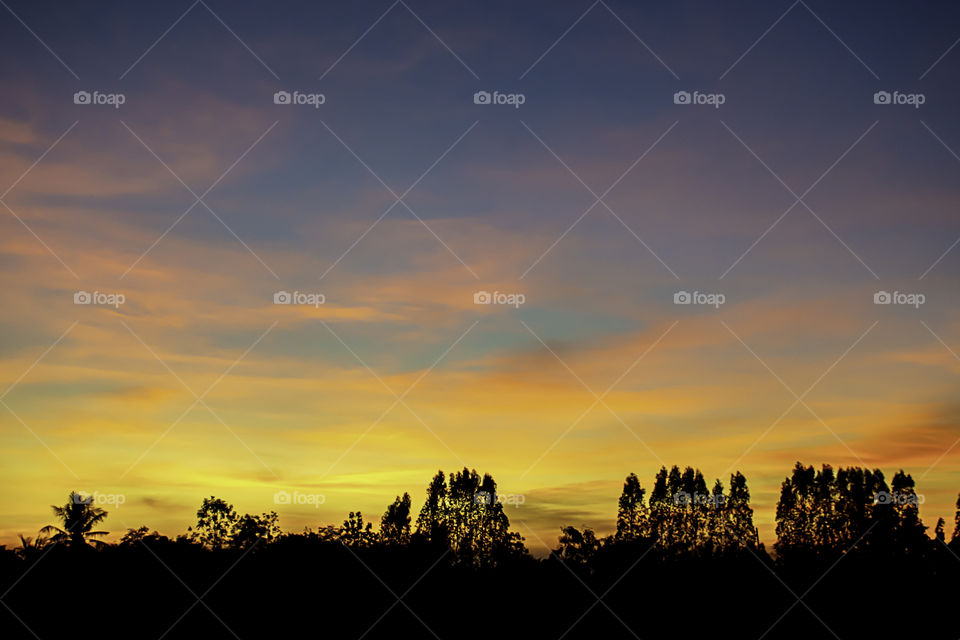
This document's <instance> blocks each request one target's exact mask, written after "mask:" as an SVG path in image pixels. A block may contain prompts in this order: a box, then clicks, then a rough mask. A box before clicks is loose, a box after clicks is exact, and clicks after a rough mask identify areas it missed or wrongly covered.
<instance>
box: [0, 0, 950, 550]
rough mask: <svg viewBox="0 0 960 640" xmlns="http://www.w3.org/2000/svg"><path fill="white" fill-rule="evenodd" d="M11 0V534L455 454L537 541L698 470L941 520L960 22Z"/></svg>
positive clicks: (297, 491)
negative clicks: (830, 474) (840, 495)
mask: <svg viewBox="0 0 960 640" xmlns="http://www.w3.org/2000/svg"><path fill="white" fill-rule="evenodd" d="M0 4H2V7H0V48H2V50H3V55H2V56H0V92H2V93H0V95H2V100H0V202H2V206H0V483H2V484H3V486H5V487H6V488H7V496H6V499H5V504H4V508H3V509H2V513H0V544H13V543H14V541H15V539H16V536H17V535H18V534H20V533H23V534H26V535H35V534H36V531H37V529H39V528H40V527H41V526H43V525H45V524H49V523H50V522H51V514H50V512H49V506H48V505H51V504H60V503H63V502H64V501H65V499H66V496H67V494H68V492H69V491H71V490H84V491H88V492H96V493H97V495H98V496H100V498H99V499H101V500H102V506H104V507H105V508H107V510H108V511H110V516H109V518H108V520H107V521H106V525H107V526H106V528H107V529H109V530H110V531H111V532H112V536H111V539H117V538H118V537H119V535H120V534H122V533H123V531H125V530H126V529H127V528H128V527H139V526H141V525H148V526H150V527H151V528H155V529H158V530H159V531H161V532H162V533H166V534H168V535H176V534H178V533H182V532H184V531H185V530H186V528H187V526H189V525H190V524H192V523H193V521H194V519H195V515H194V514H195V511H196V509H197V507H198V506H199V504H200V502H201V500H202V499H203V498H204V497H205V496H210V495H216V496H218V497H222V498H225V499H227V500H229V501H230V502H231V503H233V504H234V505H235V507H236V508H237V509H238V510H239V511H240V512H249V513H260V512H263V511H268V510H276V511H277V512H278V513H279V514H280V524H281V526H282V527H283V528H284V529H285V530H291V531H296V530H300V529H302V528H303V527H305V526H310V527H317V526H322V525H325V524H337V523H339V522H341V521H342V520H343V519H344V518H345V517H346V515H347V513H348V512H349V511H356V510H360V511H362V512H363V514H364V516H365V517H366V518H367V519H371V520H373V521H375V522H376V521H378V520H379V515H380V514H381V513H382V512H383V511H384V509H385V508H386V505H387V504H389V503H390V502H391V501H392V500H393V498H394V497H395V496H396V495H398V494H402V493H403V492H404V491H407V492H410V494H411V496H412V497H413V501H414V509H415V510H419V507H420V505H421V503H422V500H423V495H424V491H425V488H426V485H427V483H428V481H429V479H430V478H431V477H432V476H433V475H434V474H435V473H436V471H437V470H438V469H443V470H444V471H447V472H450V471H455V470H457V469H459V468H462V467H464V466H467V467H469V468H475V469H477V470H478V471H479V472H481V473H485V472H486V473H490V474H492V475H493V477H494V478H495V480H496V481H497V482H498V484H499V489H500V493H501V495H503V496H508V497H512V501H509V502H508V508H507V512H508V515H509V516H510V519H511V523H512V525H513V527H514V528H515V529H516V530H517V531H519V532H520V533H521V534H522V535H523V536H524V537H525V538H526V543H527V545H528V547H529V548H530V549H531V550H533V551H535V552H538V553H542V552H543V551H544V550H546V549H548V548H551V547H553V546H555V544H556V537H557V535H558V534H559V529H560V527H561V526H564V525H574V526H578V527H580V526H589V527H592V528H594V529H595V530H596V531H597V532H598V533H609V532H610V531H611V530H612V529H613V527H614V524H615V515H616V504H617V498H618V496H619V493H620V490H621V487H622V483H623V479H624V477H625V476H626V475H627V474H628V473H630V472H635V473H637V474H638V475H639V476H640V478H641V480H642V481H643V482H644V484H645V486H647V487H648V488H649V486H650V485H651V484H652V480H653V476H654V474H655V473H656V471H657V469H659V468H660V467H661V466H662V465H665V466H667V467H669V466H671V465H674V464H677V465H680V466H681V467H682V466H686V465H690V466H695V467H698V468H700V469H701V470H702V471H703V473H704V475H705V476H706V477H707V478H708V482H710V483H712V480H713V479H714V478H720V479H721V480H723V481H724V483H725V484H727V483H728V480H729V474H730V473H732V472H733V471H735V470H740V471H742V472H743V473H744V474H745V475H746V476H747V479H748V483H749V486H750V489H751V493H752V496H753V506H754V508H755V509H756V521H757V523H758V526H759V530H760V536H761V539H762V540H764V541H765V542H767V543H768V544H769V543H771V542H773V541H774V540H775V534H774V522H773V517H774V511H775V504H776V500H777V497H778V493H779V486H780V482H781V481H782V480H783V478H784V477H785V476H787V475H788V474H789V472H790V470H791V468H792V467H793V465H794V464H795V463H796V462H797V461H802V462H804V463H805V464H813V465H817V466H819V465H820V464H823V463H829V464H832V465H834V466H835V467H836V466H850V465H859V466H866V467H870V468H879V469H882V470H883V472H884V473H885V474H886V475H887V477H888V478H889V477H892V475H893V473H894V472H895V471H897V470H899V469H901V468H902V469H904V470H906V471H908V472H910V473H911V474H912V475H913V477H914V479H915V480H916V481H917V485H918V486H917V490H918V493H919V494H921V495H922V496H923V500H924V502H923V504H922V506H921V516H922V517H923V518H924V520H925V522H926V523H927V524H928V525H929V526H930V527H931V529H932V527H933V525H934V523H935V522H936V519H937V517H944V518H945V519H946V520H947V521H948V522H951V521H952V519H953V512H954V507H953V505H954V502H955V501H956V496H957V492H958V491H960V445H958V439H960V421H958V407H960V402H958V398H957V395H956V392H957V382H958V373H960V355H958V354H960V316H958V309H960V306H958V303H960V300H958V294H957V287H956V282H957V276H958V275H960V249H958V248H956V245H957V244H958V239H960V216H958V215H957V212H958V206H960V189H958V187H957V185H958V184H960V181H958V177H960V156H958V152H960V121H958V120H957V118H956V115H955V114H956V113H957V112H958V107H960V91H958V89H957V74H958V70H960V46H957V44H958V38H960V6H957V5H956V4H955V3H947V2H932V3H925V4H924V5H923V7H922V8H919V7H916V6H914V5H910V4H909V3H901V2H876V3H869V4H866V3H864V4H862V5H854V4H849V5H847V4H845V5H844V6H836V5H835V3H829V2H823V1H819V0H798V1H797V2H793V3H791V2H789V1H784V2H779V1H778V2H742V3H738V4H737V5H736V6H727V5H726V4H714V3H693V2H675V3H663V4H662V5H660V6H645V5H644V6H638V5H637V4H635V3H628V2H621V1H619V0H599V1H597V2H593V3H592V4H591V3H590V2H589V0H588V1H584V2H572V1H570V2H568V1H564V2H527V1H525V2H505V1H504V2H499V1H491V2H483V3H443V2H425V1H422V0H398V1H397V2H393V3H391V2H390V1H389V0H385V1H378V2H352V3H336V4H334V3H327V4H320V3H313V2H269V3H267V2H245V3H230V2H225V1H224V0H198V1H197V2H193V3H191V2H190V1H189V0H185V1H184V2H171V3H154V4H147V3H127V2H100V3H96V4H89V3H67V2H27V1H25V0H4V1H3V2H2V3H0ZM488 98H489V99H488ZM282 292H286V293H287V294H289V295H290V297H289V298H285V297H284V295H283V293H282ZM484 292H486V293H488V294H490V295H489V296H486V295H485V294H484ZM884 292H886V293H887V294H889V297H887V296H885V295H884ZM294 293H296V294H297V295H296V296H294V295H293V294H294ZM85 294H89V297H86V295H85ZM277 294H280V297H279V298H276V300H279V301H280V302H283V301H286V300H289V301H290V302H291V304H278V303H276V301H275V296H276V295H277ZM478 294H479V297H477V296H478ZM878 295H879V298H878V297H877V296H878ZM294 298H295V299H294ZM687 300H689V301H690V303H689V304H681V303H682V302H684V301H687ZM887 300H889V302H890V303H889V304H881V303H882V302H885V301H887ZM86 301H89V302H90V303H89V304H81V303H83V302H86ZM488 301H489V304H482V303H483V302H488ZM478 302H481V304H478ZM878 302H880V303H878Z"/></svg>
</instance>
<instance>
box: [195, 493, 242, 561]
mask: <svg viewBox="0 0 960 640" xmlns="http://www.w3.org/2000/svg"><path fill="white" fill-rule="evenodd" d="M238 520H239V517H238V516H237V512H236V511H234V510H233V505H232V504H228V503H227V502H226V501H224V500H221V499H220V498H217V497H215V496H210V497H209V498H204V499H203V504H201V505H200V508H199V509H197V525H196V527H195V528H193V529H192V530H191V529H188V531H191V532H192V534H191V538H192V539H193V540H195V541H196V542H199V543H200V544H202V545H204V546H207V547H210V548H211V549H214V550H219V549H223V548H224V547H227V546H228V545H230V544H231V543H232V541H233V537H234V534H235V529H236V526H237V523H238Z"/></svg>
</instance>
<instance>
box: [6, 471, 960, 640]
mask: <svg viewBox="0 0 960 640" xmlns="http://www.w3.org/2000/svg"><path fill="white" fill-rule="evenodd" d="M917 504H918V499H917V495H916V493H915V491H914V485H913V480H912V479H911V478H910V476H909V475H907V474H905V473H903V472H898V473H897V474H895V475H894V477H893V479H892V480H891V482H890V484H889V485H888V484H887V483H886V481H885V479H884V476H883V474H882V473H881V472H880V471H878V470H874V471H869V470H864V469H859V468H850V469H838V470H836V471H834V470H833V469H832V468H830V467H828V466H824V467H823V468H822V469H820V470H819V471H817V470H814V469H813V468H812V467H804V466H802V465H801V464H799V463H798V464H797V466H796V467H795V468H794V470H793V472H792V474H791V476H790V477H788V478H787V479H785V480H784V483H783V485H782V490H781V497H780V501H779V504H778V506H777V536H778V541H777V543H776V545H775V548H774V549H773V550H772V551H773V553H768V551H767V550H766V549H765V548H764V546H763V545H762V544H761V543H760V542H759V541H758V539H757V533H756V529H755V527H754V525H753V510H752V508H751V507H750V494H749V490H748V488H747V483H746V479H745V478H744V477H743V476H742V475H740V474H739V473H736V474H734V475H733V476H731V479H730V483H729V486H728V488H726V489H725V488H724V487H723V485H722V484H721V483H720V482H719V481H717V482H716V483H715V484H714V486H713V487H711V488H709V489H708V487H707V485H706V483H705V481H704V479H703V476H702V475H701V474H700V472H699V471H697V470H695V469H691V468H687V469H685V470H683V471H681V470H680V469H679V468H677V467H674V468H673V469H671V470H670V471H667V470H666V469H661V470H660V472H659V473H658V474H657V476H656V478H655V480H654V484H653V485H652V488H651V490H650V493H649V498H648V496H647V492H646V490H645V489H644V488H643V487H642V486H641V483H640V481H639V479H638V478H637V477H636V476H635V475H633V474H631V475H629V476H628V477H627V479H626V481H625V483H624V489H623V493H622V495H621V498H620V501H619V509H618V517H617V529H616V533H615V534H613V535H611V536H609V537H605V538H598V537H597V536H596V535H594V533H593V532H592V531H591V530H589V529H584V530H579V529H576V528H574V527H565V528H563V530H562V531H561V532H560V538H559V544H558V547H557V548H556V549H555V550H554V552H553V553H552V554H551V555H550V556H549V557H547V558H544V559H542V560H537V559H534V558H533V557H531V556H530V555H529V554H528V553H527V551H526V549H525V547H524V545H523V539H522V538H521V537H520V536H519V535H518V534H517V533H516V532H512V531H510V524H509V521H508V518H507V516H506V513H505V512H504V509H503V505H502V504H501V502H500V500H499V499H498V498H497V494H496V484H495V482H494V481H493V479H492V478H491V477H490V476H483V477H481V476H479V474H477V473H476V472H475V471H469V470H467V469H464V470H463V471H461V472H458V473H455V474H450V475H449V477H448V476H445V475H444V474H443V473H442V472H440V473H438V474H437V476H435V477H434V478H433V480H432V481H431V482H430V484H429V486H428V489H427V496H426V499H425V501H424V504H423V506H422V508H421V510H420V512H419V515H418V516H416V517H414V515H413V513H412V501H411V499H410V496H409V495H407V494H404V495H403V496H398V497H397V499H396V500H395V501H394V502H393V503H392V504H391V505H389V506H388V508H387V510H386V511H385V513H384V514H383V516H382V517H381V522H380V527H379V530H378V531H375V530H374V527H373V526H372V525H371V524H370V523H365V522H364V519H363V516H362V514H360V513H351V514H349V516H348V519H347V520H346V521H345V522H344V523H343V525H342V526H340V527H332V526H327V527H323V528H321V529H319V530H313V531H310V530H307V531H304V532H301V533H283V532H281V531H280V529H279V527H278V526H277V520H276V514H274V513H272V512H271V513H266V514H262V515H259V516H255V515H243V516H240V515H238V514H236V513H235V512H234V510H233V507H232V506H230V505H229V504H228V503H226V502H225V501H223V500H220V499H217V498H214V497H211V498H208V499H205V500H204V501H203V504H202V505H201V507H200V509H199V510H198V512H197V525H196V526H194V527H191V529H190V530H189V531H188V532H187V534H185V535H181V536H179V537H177V538H175V539H170V538H168V537H166V536H163V535H160V534H158V533H156V532H151V531H150V530H149V529H148V528H146V527H142V528H140V529H137V530H133V529H131V530H129V531H128V532H127V533H126V535H124V537H123V539H122V540H121V542H120V543H118V544H104V543H102V542H99V540H98V538H99V537H100V536H99V534H98V532H97V531H95V527H100V526H102V521H103V520H104V518H105V517H106V514H105V512H102V510H100V509H98V508H97V507H95V506H93V504H92V503H91V502H90V501H89V499H88V498H86V497H84V496H81V495H78V494H71V496H70V499H69V500H68V502H67V504H66V505H64V506H63V507H54V515H55V516H56V517H57V518H58V519H59V520H60V523H59V525H58V526H57V527H56V528H45V529H44V530H43V533H45V534H47V535H50V534H52V535H50V537H46V536H45V535H41V536H39V537H38V538H36V539H34V538H26V537H22V538H21V545H20V546H19V547H17V548H16V549H12V550H10V549H5V550H3V551H2V552H0V594H2V598H0V602H2V604H3V605H5V606H2V607H0V637H2V638H36V637H39V638H43V639H46V638H115V637H116V638H120V637H124V638H129V637H136V638H161V637H163V638H235V637H239V638H244V639H246V638H263V637H285V636H294V635H297V636H308V637H317V636H320V637H332V638H361V637H363V638H404V639H405V638H433V637H439V638H442V639H447V638H552V639H558V638H600V639H604V640H605V639H607V638H643V639H644V640H646V639H648V638H700V637H703V638H721V637H735V638H748V639H749V638H761V637H763V638H832V637H839V638H844V639H846V638H871V637H872V638H896V637H911V638H913V637H922V638H950V639H952V640H955V639H956V638H957V637H958V636H960V614H958V613H957V611H956V602H957V601H958V588H957V585H958V584H960V537H958V529H960V500H958V514H957V521H956V522H955V523H953V528H954V531H953V535H952V536H950V537H948V536H947V534H946V533H945V532H944V529H945V526H946V523H944V522H943V521H942V520H941V521H940V522H938V523H937V525H936V527H935V528H934V532H933V537H932V538H931V537H930V536H928V535H927V533H926V527H925V525H924V524H923V523H922V522H921V521H920V519H919V517H918V514H917ZM34 634H35V635H34Z"/></svg>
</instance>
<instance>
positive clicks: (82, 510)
mask: <svg viewBox="0 0 960 640" xmlns="http://www.w3.org/2000/svg"><path fill="white" fill-rule="evenodd" d="M50 506H51V508H52V509H53V515H55V516H57V517H58V518H59V519H60V521H61V522H62V523H63V528H62V529H61V528H60V527H55V526H53V525H47V526H45V527H44V528H43V529H40V533H41V534H44V535H49V536H50V542H51V543H67V544H69V545H70V546H71V547H77V548H80V547H86V546H87V545H88V544H90V543H92V544H93V545H94V546H96V547H98V548H99V547H100V546H102V545H103V544H105V543H104V542H103V541H101V540H97V538H98V537H99V536H105V535H107V533H108V532H107V531H92V529H93V528H94V527H95V526H97V525H98V524H100V523H101V522H103V520H104V519H105V518H106V517H107V512H106V511H104V510H103V509H101V508H100V507H95V506H93V497H92V496H83V495H81V494H79V493H77V492H76V491H71V492H70V498H69V499H68V500H67V503H66V504H65V505H63V506H62V507H58V506H56V505H50Z"/></svg>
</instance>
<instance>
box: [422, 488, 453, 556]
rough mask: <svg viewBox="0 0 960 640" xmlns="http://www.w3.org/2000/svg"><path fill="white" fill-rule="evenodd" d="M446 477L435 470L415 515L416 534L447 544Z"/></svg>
mask: <svg viewBox="0 0 960 640" xmlns="http://www.w3.org/2000/svg"><path fill="white" fill-rule="evenodd" d="M446 514H447V479H446V476H445V475H444V473H443V471H437V475H435V476H433V479H432V480H431V481H430V484H429V485H428V486H427V499H426V501H425V502H424V503H423V507H421V509H420V515H419V516H417V534H418V535H419V536H422V537H424V538H426V539H427V540H429V541H430V542H432V543H434V544H437V545H442V546H447V545H448V544H449V542H450V531H449V529H448V528H447V520H446Z"/></svg>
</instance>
